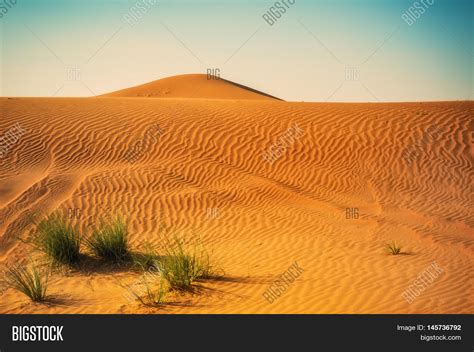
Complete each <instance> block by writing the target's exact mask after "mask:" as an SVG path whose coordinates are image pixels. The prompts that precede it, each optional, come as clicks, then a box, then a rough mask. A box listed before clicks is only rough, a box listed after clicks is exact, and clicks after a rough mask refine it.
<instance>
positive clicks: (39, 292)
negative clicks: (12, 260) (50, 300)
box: [5, 262, 48, 302]
mask: <svg viewBox="0 0 474 352" xmlns="http://www.w3.org/2000/svg"><path fill="white" fill-rule="evenodd" d="M5 277H6V280H5V281H6V283H7V286H8V287H11V288H13V289H15V290H17V291H19V292H21V293H23V294H24V295H26V296H28V297H29V298H30V299H31V300H32V301H33V302H41V301H44V300H45V299H46V289H47V288H48V274H45V273H42V272H40V271H39V270H38V268H37V267H36V265H35V264H34V263H33V262H32V264H31V265H30V266H29V267H28V266H21V265H14V266H9V267H8V268H7V271H6V273H5Z"/></svg>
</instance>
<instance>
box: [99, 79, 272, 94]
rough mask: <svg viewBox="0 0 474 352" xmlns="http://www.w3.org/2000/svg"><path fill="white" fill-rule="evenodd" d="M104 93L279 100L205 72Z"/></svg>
mask: <svg viewBox="0 0 474 352" xmlns="http://www.w3.org/2000/svg"><path fill="white" fill-rule="evenodd" d="M103 97H122V98H125V97H129V98H130V97H141V98H194V99H198V98H199V99H238V100H241V99H242V100H281V99H279V98H276V97H273V96H271V95H269V94H266V93H263V92H260V91H258V90H255V89H252V88H249V87H246V86H244V85H241V84H238V83H235V82H231V81H228V80H225V79H223V78H218V77H212V79H210V77H208V76H207V75H204V74H187V75H179V76H172V77H167V78H163V79H159V80H157V81H153V82H150V83H145V84H142V85H139V86H136V87H131V88H126V89H122V90H119V91H116V92H112V93H108V94H105V95H103Z"/></svg>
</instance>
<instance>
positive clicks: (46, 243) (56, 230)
mask: <svg viewBox="0 0 474 352" xmlns="http://www.w3.org/2000/svg"><path fill="white" fill-rule="evenodd" d="M36 232H37V234H36V237H35V238H34V239H33V244H34V245H35V247H36V248H37V249H39V250H40V251H41V252H43V253H45V254H46V255H47V256H48V257H49V258H50V259H51V260H52V261H53V263H54V264H59V265H73V264H75V263H77V261H78V260H79V250H80V246H81V238H80V236H79V231H78V229H77V226H74V225H72V224H71V223H68V222H67V221H66V219H65V218H64V217H63V216H62V215H60V214H59V213H53V214H51V215H50V216H48V217H46V218H45V219H44V220H42V221H41V222H40V223H39V224H38V226H37V231H36Z"/></svg>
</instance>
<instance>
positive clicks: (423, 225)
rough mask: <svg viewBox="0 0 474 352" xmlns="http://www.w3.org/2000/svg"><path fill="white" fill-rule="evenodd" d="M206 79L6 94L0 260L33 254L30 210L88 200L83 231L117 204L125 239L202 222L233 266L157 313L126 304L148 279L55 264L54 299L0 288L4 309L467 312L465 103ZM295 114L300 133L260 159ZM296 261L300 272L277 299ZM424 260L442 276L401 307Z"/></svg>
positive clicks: (473, 308)
mask: <svg viewBox="0 0 474 352" xmlns="http://www.w3.org/2000/svg"><path fill="white" fill-rule="evenodd" d="M196 77H197V76H188V77H187V78H188V80H186V77H184V79H183V76H180V77H179V78H178V79H176V80H171V81H170V82H165V83H166V84H163V81H161V82H160V81H158V83H157V82H152V83H151V84H150V85H144V86H141V87H136V88H132V89H130V90H124V91H120V92H118V93H115V94H109V95H108V96H102V97H95V98H1V99H0V107H1V109H0V111H1V117H0V131H6V130H8V129H9V128H10V127H12V126H14V125H15V124H17V123H18V124H19V125H20V126H21V127H22V128H23V129H24V130H26V132H25V133H24V135H22V136H21V138H20V139H19V140H18V142H17V143H16V144H15V145H14V146H12V148H11V150H10V151H9V152H8V154H7V155H6V157H4V158H3V159H2V160H0V162H1V167H0V240H1V245H0V264H1V265H6V264H7V263H15V262H19V261H21V260H25V259H26V258H28V257H29V256H31V255H33V256H34V255H35V254H33V251H32V248H31V247H30V246H29V245H28V244H26V243H24V242H23V241H22V240H21V239H24V238H27V237H28V236H30V235H31V234H32V233H34V225H33V224H32V221H31V214H34V213H35V212H37V211H40V212H43V213H44V212H46V213H49V212H52V211H55V210H60V211H64V212H67V211H68V209H80V216H78V219H77V220H75V221H77V222H78V223H79V225H80V226H81V228H82V229H83V231H84V232H85V231H87V226H88V225H90V224H91V223H94V222H95V221H96V219H98V218H99V217H100V216H103V215H106V214H109V213H114V212H117V211H120V212H122V213H123V214H125V215H126V216H127V217H128V219H129V220H130V221H129V224H130V239H131V244H132V247H135V248H138V247H139V246H140V245H141V243H143V241H148V242H150V243H152V244H154V245H156V246H157V247H158V248H159V246H160V241H161V239H162V233H161V231H162V228H163V227H162V225H164V226H166V227H169V228H172V229H174V230H176V231H178V232H179V233H182V234H187V233H190V232H192V231H194V232H195V233H198V234H199V236H200V237H201V239H202V241H203V242H204V243H205V244H206V247H207V248H208V249H209V250H210V251H212V253H213V256H212V258H213V260H214V262H215V263H216V264H217V265H218V266H219V268H222V270H223V271H224V272H225V276H224V277H223V278H221V279H220V280H210V281H204V282H199V283H197V284H196V288H197V289H196V291H195V292H194V293H186V294H180V295H176V296H174V297H172V299H173V301H172V302H171V303H170V304H165V305H164V306H162V307H159V308H148V307H144V306H142V305H140V304H139V303H138V302H129V301H128V300H127V299H126V297H125V293H126V290H125V289H124V285H127V284H130V283H133V282H134V281H136V280H137V278H138V276H139V274H137V273H136V272H132V271H129V270H107V269H104V268H102V267H96V266H94V265H86V266H85V267H84V268H82V269H77V270H69V271H65V272H62V273H55V274H54V275H52V276H51V278H50V282H49V291H48V293H49V295H51V296H52V297H53V298H54V299H52V301H51V302H49V303H47V304H36V303H30V302H29V301H28V299H27V298H26V297H25V296H22V295H19V294H18V293H17V292H15V291H14V290H12V289H6V290H5V289H4V290H2V294H1V296H0V297H1V298H0V313H67V314H70V313H153V314H155V313H156V314H161V313H474V295H473V280H474V218H473V216H472V215H473V198H472V197H473V194H474V193H473V182H472V180H473V174H474V171H473V170H474V169H473V155H474V147H473V139H474V136H473V110H474V103H473V102H433V103H430V102H427V103H301V102H284V101H279V100H276V99H272V98H270V97H268V96H264V95H259V94H258V93H256V92H252V91H248V90H245V89H243V88H241V87H238V86H234V85H231V84H229V83H227V82H225V81H217V82H216V81H213V82H211V84H210V85H207V84H206V83H204V84H202V86H203V87H202V88H203V89H202V91H201V92H197V93H192V94H193V96H192V97H190V92H194V91H195V90H194V88H195V87H196V82H195V80H196V79H198V80H199V77H198V78H196ZM200 81H202V79H200ZM212 87H214V89H216V88H215V87H217V91H212V89H213V88H212ZM154 89H156V91H155V90H154ZM221 89H222V90H221ZM165 90H169V93H168V94H167V93H166V92H165ZM163 95H165V97H164V98H163ZM153 97H161V98H160V99H156V98H153ZM186 98H189V99H186ZM295 124H297V126H298V128H299V129H300V130H302V131H304V133H301V134H300V135H298V137H297V138H294V139H293V140H292V141H291V143H288V145H287V147H286V148H285V150H283V151H281V153H280V154H281V155H280V156H279V157H278V158H276V160H274V162H273V163H271V162H268V161H267V160H265V159H264V158H263V157H262V155H263V153H264V152H265V151H266V150H268V148H270V147H271V146H272V145H273V144H275V143H276V141H277V140H278V138H279V137H281V136H284V135H285V133H287V131H288V130H289V129H291V128H292V126H294V125H295ZM156 126H159V129H160V131H161V132H160V133H159V135H156V134H155V135H153V136H154V137H153V138H151V137H150V138H148V137H147V136H149V134H147V133H148V132H149V131H150V130H153V128H156ZM432 126H436V128H437V130H438V133H437V134H435V135H433V134H430V135H429V136H428V137H426V131H427V130H430V128H431V127H432ZM153 131H156V130H153ZM2 133H3V132H2ZM422 140H423V141H424V142H423V143H421V141H422ZM138 141H141V144H140V146H141V147H140V155H139V156H138V157H137V158H136V160H134V162H130V161H129V160H127V153H128V152H129V151H130V148H133V146H134V145H136V143H137V142H138ZM420 144H421V147H420V148H418V152H417V154H416V156H415V157H413V158H412V159H411V162H408V161H407V160H406V158H405V157H404V153H405V152H406V150H408V149H409V148H411V146H413V145H420ZM407 148H408V149H407ZM347 208H358V218H350V219H347V218H346V217H347V216H346V215H347V212H346V209H347ZM209 209H217V212H212V211H211V214H213V215H212V216H209V214H210V213H209ZM392 241H395V242H396V243H398V244H400V245H401V246H402V252H403V253H402V254H401V255H389V254H387V252H386V250H385V244H386V243H388V242H392ZM295 261H296V262H297V263H298V265H299V267H301V268H302V269H303V270H304V271H303V273H302V274H301V275H300V276H299V277H298V278H297V279H296V281H294V282H293V283H292V284H291V285H290V286H289V287H288V288H287V289H286V291H285V292H283V293H282V294H281V296H280V297H279V298H278V299H276V300H275V301H274V302H273V303H271V304H270V303H269V302H267V300H265V299H264V297H263V296H262V295H263V293H264V292H265V291H266V290H267V289H268V287H270V285H272V284H273V282H274V281H275V280H277V279H278V278H279V276H280V275H281V274H282V273H284V272H285V271H286V270H287V269H288V268H289V267H290V266H291V265H292V264H293V263H294V262H295ZM432 263H436V265H437V266H438V267H439V268H441V269H442V272H441V273H440V274H439V276H438V277H437V278H436V279H434V281H433V282H431V283H430V284H429V285H428V287H426V289H425V290H424V291H423V292H422V293H421V294H420V295H419V296H418V297H416V299H415V300H414V301H413V302H411V303H410V304H409V303H407V301H406V300H405V299H404V298H403V297H402V294H403V292H404V291H405V290H406V289H407V288H408V287H409V286H410V285H412V284H413V281H414V280H415V279H417V277H418V276H419V275H420V274H421V273H423V272H424V271H425V270H426V269H427V268H428V267H429V266H430V265H432Z"/></svg>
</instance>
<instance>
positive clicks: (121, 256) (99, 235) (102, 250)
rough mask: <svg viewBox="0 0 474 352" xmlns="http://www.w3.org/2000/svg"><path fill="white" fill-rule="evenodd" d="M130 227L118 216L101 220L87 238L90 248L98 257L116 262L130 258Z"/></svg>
mask: <svg viewBox="0 0 474 352" xmlns="http://www.w3.org/2000/svg"><path fill="white" fill-rule="evenodd" d="M127 236H128V228H127V225H126V224H125V222H124V220H123V219H122V218H121V217H119V216H117V217H115V218H113V219H112V220H110V221H105V220H101V226H100V228H99V229H96V230H94V231H93V232H92V235H91V237H89V238H88V239H87V240H86V244H87V246H88V247H89V249H90V250H91V251H92V252H93V253H94V254H96V255H97V256H98V257H100V258H102V259H104V260H106V261H111V262H113V263H115V264H117V263H121V262H124V261H126V260H129V259H130V251H129V248H128V238H127Z"/></svg>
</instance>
